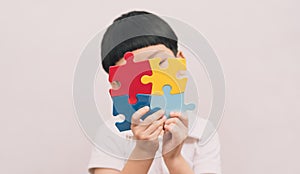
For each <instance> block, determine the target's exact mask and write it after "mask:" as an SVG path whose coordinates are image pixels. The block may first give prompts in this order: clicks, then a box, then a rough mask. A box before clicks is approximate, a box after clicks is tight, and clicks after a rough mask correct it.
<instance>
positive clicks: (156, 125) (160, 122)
mask: <svg viewBox="0 0 300 174" xmlns="http://www.w3.org/2000/svg"><path fill="white" fill-rule="evenodd" d="M166 119H167V117H166V116H163V117H162V118H160V119H159V120H156V121H154V122H152V123H151V124H150V125H149V127H148V128H147V129H146V130H145V134H152V133H153V132H155V130H156V129H158V128H159V127H160V126H163V124H164V122H165V121H166Z"/></svg>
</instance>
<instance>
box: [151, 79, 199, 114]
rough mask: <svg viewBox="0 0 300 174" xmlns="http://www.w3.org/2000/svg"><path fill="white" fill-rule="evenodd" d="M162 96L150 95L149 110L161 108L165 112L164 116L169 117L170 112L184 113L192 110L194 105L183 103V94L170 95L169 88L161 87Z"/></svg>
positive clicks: (167, 86)
mask: <svg viewBox="0 0 300 174" xmlns="http://www.w3.org/2000/svg"><path fill="white" fill-rule="evenodd" d="M163 92H164V95H163V96H161V95H152V96H151V102H150V108H161V109H163V110H165V114H166V116H167V117H169V115H170V112H171V111H178V112H185V111H187V110H194V109H195V104H187V105H186V104H185V103H184V95H183V94H184V93H179V94H170V92H171V86H169V85H166V86H164V87H163Z"/></svg>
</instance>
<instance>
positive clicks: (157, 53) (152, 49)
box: [132, 44, 174, 61]
mask: <svg viewBox="0 0 300 174" xmlns="http://www.w3.org/2000/svg"><path fill="white" fill-rule="evenodd" d="M132 53H133V54H134V60H135V61H139V60H144V59H151V58H154V57H160V58H169V57H174V54H173V52H172V51H171V50H170V49H169V48H167V47H166V46H164V45H162V44H159V45H153V46H148V47H144V48H140V49H137V50H133V51H132Z"/></svg>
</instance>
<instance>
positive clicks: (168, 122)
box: [164, 118, 186, 129]
mask: <svg viewBox="0 0 300 174" xmlns="http://www.w3.org/2000/svg"><path fill="white" fill-rule="evenodd" d="M172 124H174V125H177V126H178V127H182V128H183V127H186V126H185V125H184V123H183V122H182V121H181V120H180V119H179V118H169V119H167V120H166V121H165V127H164V128H165V129H166V127H168V126H169V125H172Z"/></svg>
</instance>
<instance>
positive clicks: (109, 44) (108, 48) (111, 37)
mask: <svg viewBox="0 0 300 174" xmlns="http://www.w3.org/2000/svg"><path fill="white" fill-rule="evenodd" d="M144 33H145V34H144ZM127 35H128V36H134V37H129V39H124V38H126V36H127ZM122 37H123V38H122ZM128 51H131V52H133V54H134V60H135V61H141V60H146V59H150V58H153V57H160V58H162V62H163V61H164V60H165V59H166V58H170V57H183V55H182V52H180V51H178V45H177V36H176V34H175V33H174V31H173V30H172V28H171V27H170V26H169V25H168V24H167V23H166V22H165V21H164V20H163V19H161V18H160V17H158V16H156V15H154V14H152V13H149V12H145V11H131V12H129V13H126V14H123V15H122V16H120V17H118V18H117V19H115V20H114V22H113V24H111V25H110V26H109V27H108V29H107V30H106V32H105V34H104V36H103V39H102V43H101V58H102V66H103V68H104V70H105V71H106V72H107V73H108V71H109V67H110V66H113V65H121V64H124V63H125V60H124V58H123V55H124V54H125V53H126V52H128Z"/></svg>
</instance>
